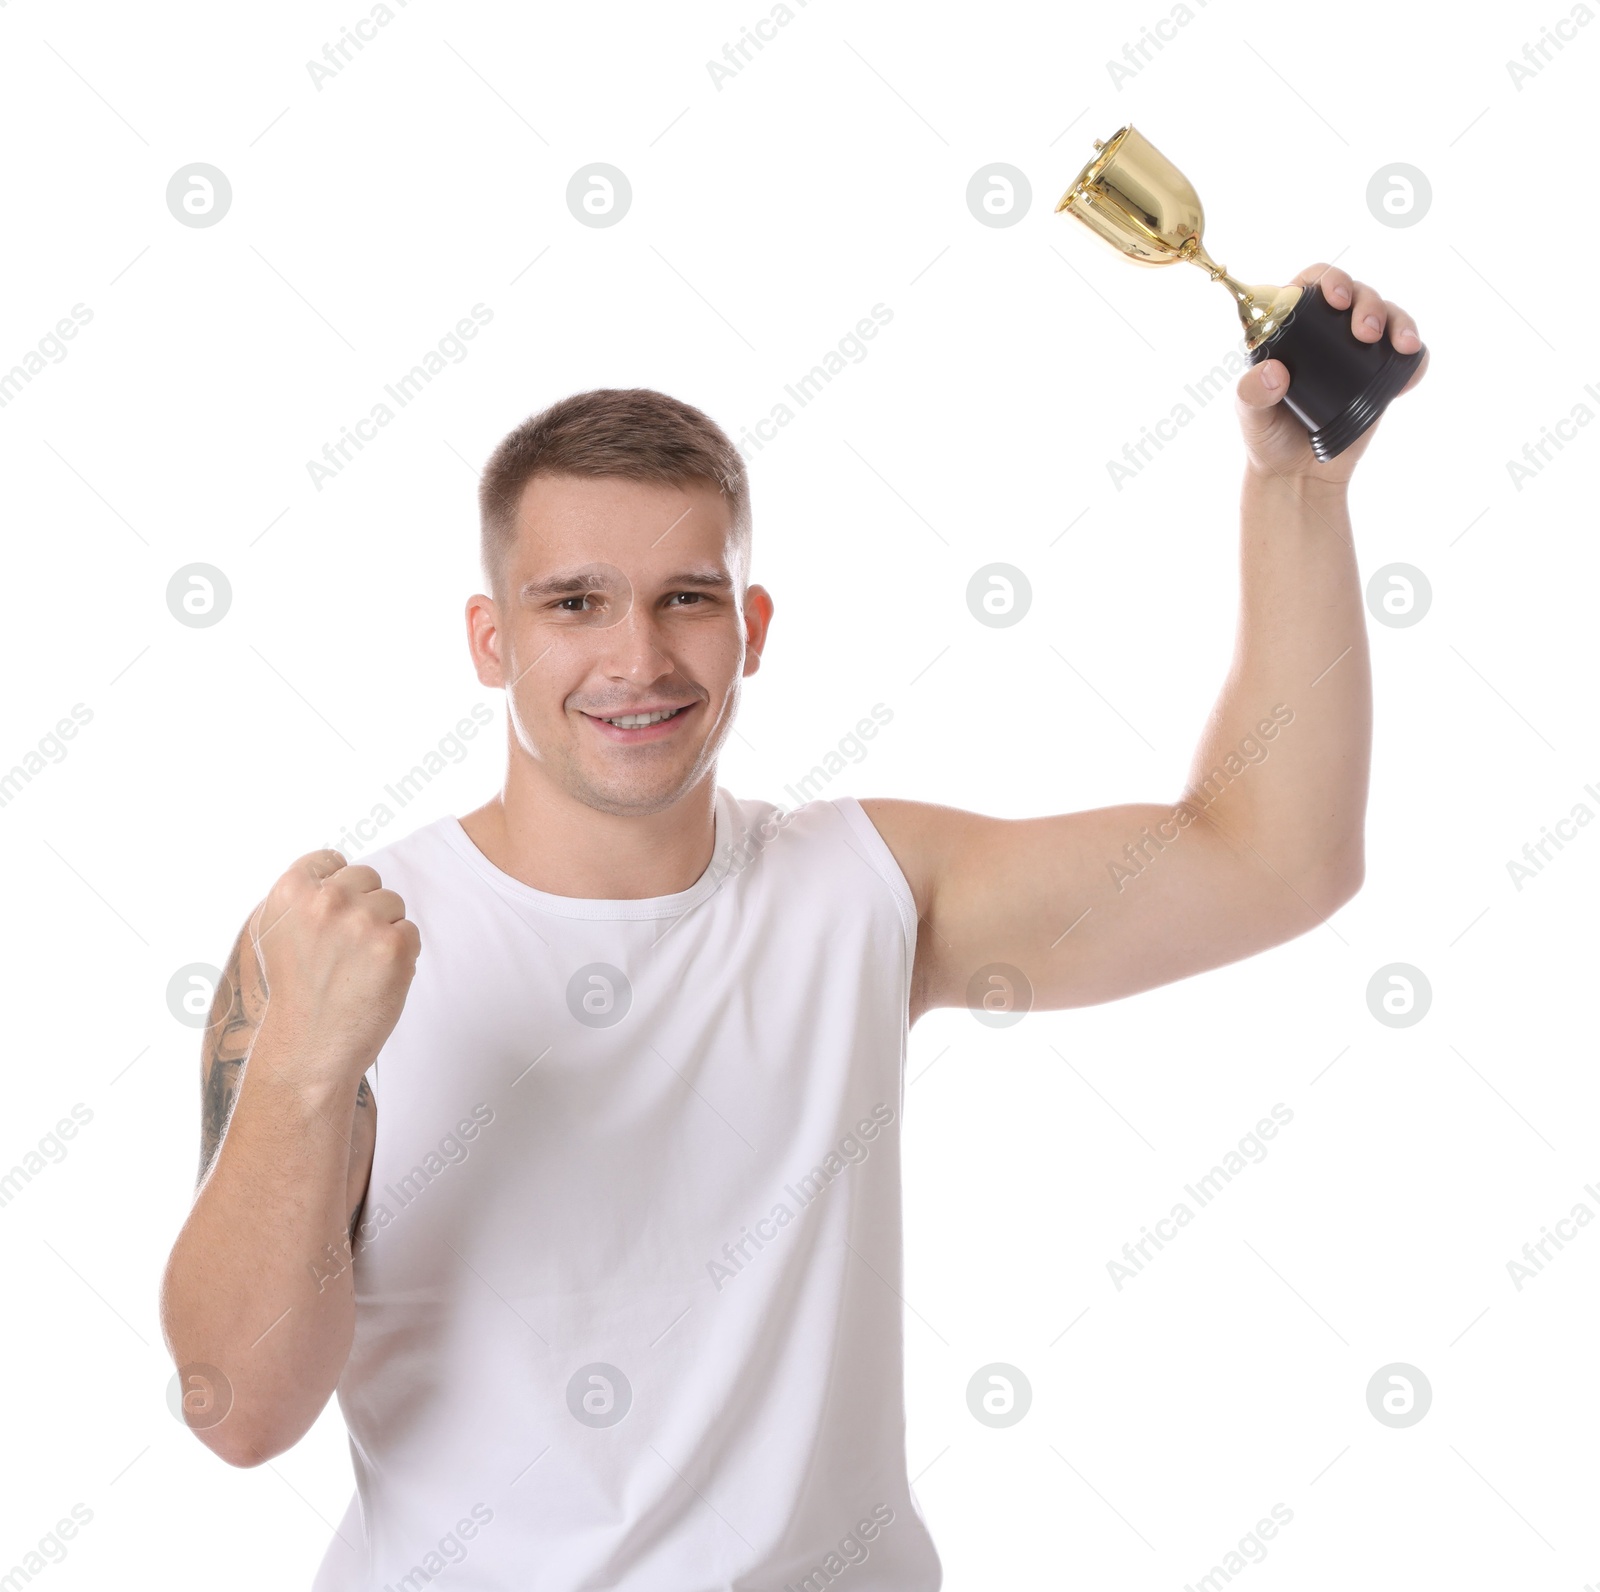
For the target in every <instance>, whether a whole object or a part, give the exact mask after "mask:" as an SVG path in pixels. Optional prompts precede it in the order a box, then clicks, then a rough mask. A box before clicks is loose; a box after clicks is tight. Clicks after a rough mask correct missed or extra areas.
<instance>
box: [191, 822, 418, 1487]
mask: <svg viewBox="0 0 1600 1592" xmlns="http://www.w3.org/2000/svg"><path fill="white" fill-rule="evenodd" d="M335 862H336V863H337V867H335V866H334V864H335ZM297 870H298V872H297ZM341 872H342V873H344V874H345V875H347V876H348V877H346V878H345V879H343V880H342V881H341V882H340V883H339V884H338V885H336V886H334V887H333V888H332V889H331V890H330V891H329V893H328V894H327V895H324V894H323V893H322V892H323V890H324V889H325V888H327V887H328V882H329V879H331V878H338V876H339V874H340V873H341ZM379 882H380V881H379V880H378V877H377V875H376V874H375V873H374V872H373V870H372V869H370V868H362V869H359V870H356V869H346V868H344V866H343V859H342V858H339V857H338V854H337V853H312V854H311V856H310V857H309V858H302V859H301V861H300V862H299V863H297V864H296V866H295V869H292V870H291V871H290V874H288V875H285V879H284V880H282V881H280V882H279V886H276V887H274V895H271V896H269V897H268V900H267V901H266V902H264V903H263V904H262V906H261V907H260V908H258V909H257V911H256V912H255V913H254V914H252V916H251V920H250V922H249V923H247V924H246V926H245V928H244V929H243V930H242V931H241V933H240V936H239V939H238V942H237V943H236V945H235V947H234V950H233V954H232V956H231V957H230V959H229V966H228V970H227V972H226V973H225V974H224V977H223V979H222V981H221V983H219V985H218V988H217V993H216V998H215V1000H214V1002H213V1006H212V1014H211V1019H212V1020H211V1022H210V1024H209V1025H208V1028H207V1034H206V1043H205V1047H204V1054H203V1057H202V1089H201V1095H202V1118H203V1120H202V1155H201V1181H200V1186H199V1190H198V1192H197V1193H196V1196H195V1201H194V1205H193V1207H192V1209H191V1211H190V1213H189V1217H188V1219H187V1220H186V1222H185V1223H184V1226H183V1229H182V1231H181V1232H180V1233H179V1235H178V1240H177V1243H176V1244H175V1245H174V1246H173V1251H172V1255H171V1258H170V1259H169V1261H168V1264H167V1271H166V1275H165V1278H164V1279H163V1285H162V1323H163V1330H164V1333H165V1336H166V1339H167V1344H168V1347H169V1349H170V1350H171V1352H172V1355H173V1358H174V1360H175V1361H176V1363H177V1365H178V1367H179V1370H180V1373H182V1372H184V1371H185V1370H186V1369H187V1368H189V1367H193V1366H200V1367H204V1368H206V1370H205V1371H204V1372H203V1373H201V1374H202V1376H203V1378H204V1381H205V1382H207V1383H213V1384H215V1386H216V1388H217V1402H216V1405H215V1407H214V1408H202V1409H201V1410H200V1411H199V1412H198V1414H197V1415H196V1416H195V1417H193V1418H191V1420H190V1424H191V1426H192V1427H193V1428H194V1430H195V1432H196V1435H197V1436H199V1437H200V1439H201V1440H202V1441H203V1442H205V1443H206V1444H207V1446H208V1447H210V1448H211V1449H212V1450H213V1451H214V1452H216V1453H218V1454H219V1455H221V1456H222V1457H223V1458H224V1459H227V1460H228V1461H229V1462H230V1463H233V1464H237V1465H254V1464H260V1463H261V1462H262V1461H264V1460H266V1459H270V1458H272V1457H273V1456H274V1455H276V1454H278V1453H281V1452H282V1451H283V1450H284V1449H286V1448H288V1447H290V1446H291V1445H292V1444H293V1443H295V1442H297V1441H298V1440H299V1438H300V1437H301V1436H302V1435H303V1434H304V1433H305V1431H306V1430H307V1429H308V1428H309V1426H310V1425H311V1423H312V1422H313V1421H314V1420H315V1419H316V1417H317V1415H318V1413H319V1412H320V1411H321V1409H322V1407H323V1406H324V1405H325V1404H326V1402H327V1400H328V1397H329V1395H330V1394H331V1393H332V1391H333V1388H334V1386H335V1384H336V1383H337V1381H338V1378H339V1374H340V1372H341V1371H342V1370H343V1367H344V1364H345V1361H346V1360H347V1359H348V1357H349V1352H350V1344H351V1341H352V1338H353V1334H354V1323H355V1305H354V1289H353V1285H352V1258H353V1246H354V1234H355V1228H356V1226H357V1223H358V1220H359V1215H360V1210H361V1205H362V1201H363V1199H364V1196H365V1190H366V1185H367V1180H368V1177H369V1175H370V1170H371V1165H372V1153H373V1145H374V1142H375V1138H376V1127H377V1108H376V1102H375V1101H374V1099H373V1096H372V1092H371V1091H370V1090H369V1089H368V1087H367V1085H366V1081H365V1078H364V1076H363V1073H364V1070H365V1068H366V1067H367V1066H368V1065H370V1063H371V1061H372V1059H373V1058H374V1057H375V1055H376V1053H377V1049H378V1048H380V1047H381V1044H382V1040H383V1038H384V1037H385V1036H386V1035H387V1033H388V1031H389V1029H390V1028H391V1027H392V1025H393V1020H394V1018H395V1017H397V1016H398V1013H399V1008H400V1003H401V1002H402V1001H403V999H404V992H405V988H406V986H407V985H408V984H409V981H410V976H411V972H412V970H413V968H414V965H415V952H414V950H413V949H412V947H413V946H414V945H415V943H416V929H415V926H414V925H411V924H407V923H405V922H404V919H403V912H404V903H403V902H401V901H400V898H399V897H398V896H396V895H395V894H394V892H393V891H383V890H381V889H378V888H376V886H377V885H378V884H379ZM286 883H287V884H288V885H289V888H288V889H287V890H285V889H284V886H285V885H286ZM295 915H299V921H296V918H295ZM274 933H276V934H278V935H280V942H279V945H278V948H277V949H278V957H279V967H280V972H279V977H280V978H281V980H282V983H283V985H284V988H283V990H282V991H281V994H280V992H277V991H272V990H271V987H270V985H269V982H268V976H267V974H266V972H265V969H264V966H263V959H262V957H261V956H260V955H259V954H258V949H257V947H258V945H260V944H261V943H262V942H263V941H266V942H267V944H268V945H270V944H271V938H270V937H271V936H272V935H273V934H274ZM374 947H376V950H375V951H374ZM271 954H272V953H271V952H270V951H269V952H268V955H267V960H268V961H269V962H270V959H271ZM329 990H332V991H334V994H333V995H331V996H330V995H329V994H328V993H327V992H328V991H329ZM269 992H270V993H271V994H272V998H270V999H269V998H268V996H269ZM213 1373H220V1377H219V1376H216V1375H214V1374H213ZM201 1402H202V1404H203V1403H204V1398H203V1395H202V1399H201ZM224 1411H225V1413H222V1412H224Z"/></svg>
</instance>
